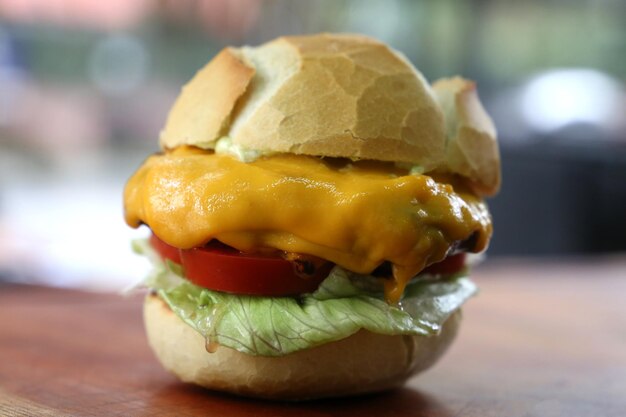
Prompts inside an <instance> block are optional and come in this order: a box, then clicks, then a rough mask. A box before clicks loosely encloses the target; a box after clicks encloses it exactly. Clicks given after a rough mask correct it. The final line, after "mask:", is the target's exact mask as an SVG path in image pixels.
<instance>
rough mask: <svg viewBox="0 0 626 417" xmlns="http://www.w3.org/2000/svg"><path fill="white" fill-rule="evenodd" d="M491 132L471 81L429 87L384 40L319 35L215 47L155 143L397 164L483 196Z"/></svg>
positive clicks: (494, 165)
mask: <svg viewBox="0 0 626 417" xmlns="http://www.w3.org/2000/svg"><path fill="white" fill-rule="evenodd" d="M451 103H452V104H451ZM495 135H496V132H495V129H494V128H493V123H492V121H491V119H490V118H489V116H488V115H487V114H486V113H485V112H484V110H483V109H482V106H481V104H480V102H479V101H478V97H477V95H476V94H475V89H474V88H473V84H472V83H470V82H466V81H465V80H461V79H452V80H451V81H445V80H444V81H441V82H440V83H438V84H436V85H435V89H434V90H433V88H432V87H431V86H430V84H429V83H428V82H427V81H426V79H425V78H424V76H423V75H422V74H421V73H420V72H419V71H418V70H417V69H416V68H415V67H414V66H413V65H412V64H411V63H410V62H409V61H408V60H407V59H406V58H405V57H404V56H403V55H402V54H400V53H399V52H397V51H394V50H393V49H391V48H389V47H388V46H386V45H385V44H383V43H381V42H379V41H376V40H374V39H371V38H368V37H365V36H361V35H345V34H344V35H336V34H321V35H313V36H289V37H281V38H278V39H276V40H274V41H271V42H269V43H266V44H264V45H261V46H259V47H256V48H255V47H243V48H226V49H224V50H223V51H222V52H220V53H219V54H218V55H217V56H216V57H215V58H214V59H213V60H212V61H211V62H209V63H208V64H207V66H205V67H204V68H203V69H201V70H200V71H199V72H198V73H197V74H196V75H195V76H194V77H193V79H192V80H191V81H190V82H189V83H188V84H187V85H186V86H185V87H184V88H183V90H182V93H181V94H180V96H179V97H178V99H177V100H176V102H175V103H174V106H173V108H172V110H171V112H170V114H169V116H168V119H167V123H166V125H165V127H164V129H163V131H162V132H161V137H160V143H161V146H162V147H163V148H167V149H173V148H176V147H179V146H182V145H193V146H197V147H200V148H205V149H212V148H214V147H215V145H216V142H217V141H218V140H219V139H220V138H222V137H225V136H228V137H230V138H231V140H232V143H233V144H235V145H238V146H241V147H242V148H245V149H250V150H255V151H260V152H266V153H280V152H287V153H295V154H305V155H315V156H329V157H345V158H351V159H372V160H380V161H392V162H403V163H408V164H413V165H418V166H419V167H420V169H421V170H422V171H423V172H432V171H443V172H451V173H455V174H459V175H462V176H466V177H468V178H469V179H470V180H471V181H472V182H473V183H474V184H475V185H476V187H475V188H476V190H477V191H478V192H479V193H480V194H485V195H491V194H494V193H495V192H496V191H497V190H498V187H499V182H500V177H499V169H500V166H499V155H498V148H497V143H496V139H495Z"/></svg>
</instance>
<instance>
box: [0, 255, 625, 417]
mask: <svg viewBox="0 0 626 417" xmlns="http://www.w3.org/2000/svg"><path fill="white" fill-rule="evenodd" d="M474 277H475V280H476V282H477V283H478V284H479V285H480V287H481V293H480V295H479V296H478V297H476V298H475V299H473V300H471V301H470V302H469V303H468V304H467V307H466V308H465V311H464V313H465V323H464V326H463V327H462V329H461V333H460V335H459V337H458V340H457V341H456V344H455V345H454V346H453V347H452V349H451V350H450V352H449V353H448V354H447V355H446V356H445V357H444V358H443V359H442V361H441V362H440V363H439V364H438V365H437V366H435V367H434V368H433V369H432V370H430V371H428V372H426V373H424V374H422V375H421V376H418V377H416V378H413V379H411V380H410V381H409V383H408V384H407V386H406V387H405V388H403V389H399V390H396V391H392V392H388V393H384V394H378V395H372V396H366V397H360V398H353V399H343V400H332V401H328V400H327V401H320V402H307V403H273V402H267V401H258V400H248V399H243V398H237V397H234V396H229V395H225V394H219V393H214V392H210V391H206V390H203V389H200V388H196V387H194V386H190V385H186V384H182V383H179V382H178V381H177V380H176V379H175V378H174V377H172V376H170V375H169V374H168V373H166V372H165V371H164V370H162V369H161V367H160V366H159V365H158V363H157V362H156V360H155V358H154V357H153V356H152V354H151V352H150V350H149V348H148V346H147V345H146V341H145V338H144V334H143V329H142V322H141V299H140V297H139V296H134V297H130V298H122V297H120V296H117V295H111V294H91V293H84V292H79V291H71V290H59V289H49V288H43V287H28V286H17V285H8V284H4V285H2V284H0V416H53V415H54V416H63V415H71V416H73V415H80V416H117V415H119V416H168V415H173V416H201V415H209V416H282V415H285V416H292V415H293V416H302V417H309V416H310V417H313V416H315V417H322V416H339V415H341V416H369V415H372V416H392V415H393V416H426V417H429V416H437V417H447V416H476V417H478V416H480V417H488V416H507V417H517V416H519V417H522V416H524V417H527V416H542V417H550V416H568V417H575V416H590V417H600V416H604V417H606V416H608V417H612V416H615V417H623V416H626V260H624V259H623V258H622V259H608V260H607V259H603V260H596V261H585V262H581V261H564V262H537V261H534V262H530V261H525V262H519V261H518V262H516V261H500V262H497V263H491V264H489V265H486V266H483V267H481V268H479V269H478V270H477V271H476V272H475V274H474Z"/></svg>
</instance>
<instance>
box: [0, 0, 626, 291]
mask: <svg viewBox="0 0 626 417" xmlns="http://www.w3.org/2000/svg"><path fill="white" fill-rule="evenodd" d="M320 31H337V32H360V33H364V34H369V35H372V36H375V37H377V38H379V39H381V40H383V41H385V42H387V43H389V44H391V45H392V46H394V47H395V48H397V49H399V50H401V51H403V52H404V53H405V54H406V55H407V56H408V57H409V58H410V59H411V61H413V63H414V64H415V65H416V66H417V67H418V68H419V69H420V70H421V71H422V72H423V73H424V75H425V76H426V77H427V78H428V79H429V80H430V81H433V80H434V79H436V78H439V77H442V76H450V75H454V74H463V75H464V76H466V77H468V78H471V79H474V80H476V81H477V82H478V86H479V92H480V95H481V99H482V101H483V103H484V104H485V107H486V108H487V110H488V111H489V112H490V114H491V115H492V116H493V118H494V119H495V122H496V126H497V127H498V130H499V139H500V146H501V151H502V162H503V178H504V182H503V188H502V192H501V193H500V194H499V195H498V196H497V197H495V198H494V199H492V200H491V201H490V205H491V208H492V211H493V217H494V220H495V224H496V227H495V230H496V232H495V236H494V239H493V241H492V245H491V248H490V252H489V253H490V255H489V257H490V259H497V258H498V257H504V256H538V257H556V256H558V257H562V256H581V255H589V254H594V255H595V254H615V253H620V252H626V239H624V236H625V235H626V117H625V116H626V88H625V83H626V2H624V1H621V0H567V1H566V0H534V1H524V2H513V1H495V0H492V1H488V0H473V1H464V2H460V1H455V0H432V1H413V0H386V1H380V0H378V1H377V0H350V1H349V0H315V1H307V0H231V1H218V0H134V1H128V0H107V1H98V0H92V1H90V0H0V281H1V280H2V279H10V280H18V281H27V282H44V281H45V282H46V283H49V284H53V285H59V286H79V287H83V288H89V289H94V290H117V289H120V288H123V287H125V286H126V285H128V284H129V283H131V282H132V281H133V280H136V279H138V278H141V277H142V276H143V274H144V273H145V272H146V268H147V265H146V263H145V262H144V261H143V260H142V259H140V258H138V257H136V256H135V255H133V253H132V252H131V251H130V244H129V241H130V239H132V238H133V237H137V236H144V235H146V230H139V231H135V230H131V229H129V228H128V227H126V225H125V224H124V221H123V214H122V190H123V186H124V183H125V181H126V179H127V178H128V177H129V176H130V175H131V173H132V172H133V171H134V170H135V169H136V168H137V167H138V166H139V164H140V163H141V161H142V160H143V159H144V158H145V157H146V156H147V155H148V154H149V153H150V152H154V151H156V150H157V138H158V133H159V130H160V129H161V127H162V125H163V122H164V120H165V116H166V113H167V110H168V108H169V107H170V106H171V104H172V102H173V100H174V98H175V97H176V95H177V94H178V92H179V90H180V87H181V85H182V84H183V83H185V82H186V81H187V80H188V79H189V78H190V77H191V76H192V75H193V74H194V73H195V71H196V70H198V69H199V68H200V67H201V66H203V65H204V64H205V63H206V62H207V61H208V60H209V59H211V57H212V56H213V55H214V54H215V53H216V52H217V51H219V50H220V49H221V48H222V47H223V46H225V45H229V44H234V45H240V44H252V45H255V44H259V43H262V42H264V41H267V40H270V39H272V38H274V37H276V36H279V35H281V34H296V33H313V32H320Z"/></svg>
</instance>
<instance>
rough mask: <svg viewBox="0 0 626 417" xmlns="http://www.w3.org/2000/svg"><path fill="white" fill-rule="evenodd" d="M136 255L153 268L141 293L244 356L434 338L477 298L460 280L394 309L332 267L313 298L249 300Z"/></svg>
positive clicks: (413, 292)
mask: <svg viewBox="0 0 626 417" xmlns="http://www.w3.org/2000/svg"><path fill="white" fill-rule="evenodd" d="M135 249H136V250H138V251H139V252H142V253H144V254H146V255H148V256H149V257H150V258H151V260H152V261H153V263H154V264H155V268H154V271H153V272H152V274H151V275H150V276H149V277H148V279H147V281H146V283H145V284H146V286H148V287H150V288H153V289H155V290H156V291H157V293H158V295H159V296H160V297H161V298H162V299H163V300H164V301H165V302H166V303H167V304H168V305H169V307H170V308H171V309H172V311H173V312H174V313H175V314H176V315H178V316H179V317H180V318H181V319H182V320H184V321H185V322H186V323H187V324H188V325H190V326H191V327H192V328H194V329H195V330H197V331H198V332H199V333H200V334H202V335H203V336H204V337H206V338H207V339H208V340H209V341H210V342H216V343H218V344H220V345H223V346H227V347H230V348H232V349H236V350H238V351H240V352H243V353H246V354H250V355H262V356H281V355H286V354H288V353H292V352H296V351H299V350H302V349H308V348H311V347H314V346H318V345H321V344H324V343H328V342H332V341H336V340H340V339H343V338H346V337H348V336H350V335H352V334H354V333H356V332H357V331H359V330H360V329H367V330H369V331H371V332H374V333H381V334H388V335H398V334H410V335H424V336H431V335H435V334H437V333H438V332H439V331H440V329H441V325H442V324H443V323H444V322H445V320H446V319H447V318H448V317H449V316H450V314H452V313H453V312H454V311H455V310H456V309H458V308H459V307H460V306H461V305H462V304H463V303H464V302H465V301H466V300H467V299H468V298H470V297H471V296H472V295H473V294H474V293H475V292H476V286H475V285H474V284H473V283H472V282H471V281H470V280H469V279H468V278H466V277H459V276H457V277H451V278H449V279H443V280H442V279H440V280H429V279H422V280H418V281H416V282H413V283H411V284H410V285H408V286H407V288H406V290H405V294H404V297H403V299H402V300H401V302H400V303H399V304H398V305H390V304H388V303H386V302H385V301H384V299H383V295H382V292H378V291H374V292H372V291H371V290H366V289H363V288H362V287H360V286H359V285H358V280H359V278H361V277H354V276H352V275H351V274H350V273H348V272H346V271H345V270H343V269H341V268H339V267H335V268H334V269H333V270H332V271H331V273H330V275H329V276H328V277H327V278H326V279H325V280H324V281H323V282H322V284H321V285H320V287H319V288H318V289H317V290H316V291H315V292H314V293H312V294H305V295H303V296H301V297H299V298H290V297H254V296H243V295H234V294H228V293H223V292H218V291H211V290H208V289H205V288H202V287H198V286H196V285H194V284H192V283H190V282H189V281H187V280H185V279H184V278H183V277H182V276H181V270H180V266H179V265H176V264H173V263H169V262H168V264H164V263H162V262H160V261H159V260H158V257H154V256H153V255H152V254H151V248H150V247H149V245H143V246H142V247H141V248H139V249H138V248H137V245H136V247H135Z"/></svg>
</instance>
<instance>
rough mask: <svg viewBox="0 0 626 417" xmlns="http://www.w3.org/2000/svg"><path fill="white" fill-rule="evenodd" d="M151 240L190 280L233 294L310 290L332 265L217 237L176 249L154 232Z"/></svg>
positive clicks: (271, 293)
mask: <svg viewBox="0 0 626 417" xmlns="http://www.w3.org/2000/svg"><path fill="white" fill-rule="evenodd" d="M150 242H151V243H152V245H153V247H154V248H155V249H156V251H157V252H159V254H160V255H161V257H163V258H165V259H170V260H172V261H174V262H177V263H179V264H181V265H182V267H183V270H184V273H185V277H186V278H187V279H188V280H189V281H191V282H193V283H194V284H196V285H199V286H201V287H205V288H209V289H212V290H217V291H224V292H231V293H236V294H247V295H262V296H289V295H298V294H303V293H308V292H313V291H315V290H316V289H317V287H318V286H319V284H320V283H321V282H322V281H323V280H324V278H326V277H327V276H328V273H329V272H330V270H331V269H332V267H333V264H332V263H331V262H327V261H323V260H320V259H319V258H313V257H302V258H298V257H295V258H294V260H291V261H290V260H286V259H284V258H283V257H281V256H279V255H265V254H250V253H243V252H239V251H238V250H236V249H234V248H231V247H229V246H226V245H223V244H221V243H219V242H216V241H212V242H210V243H209V244H208V245H206V246H204V247H201V248H193V249H177V248H175V247H173V246H170V245H168V244H167V243H165V242H163V241H161V240H160V239H159V238H157V237H156V236H155V235H154V234H153V235H152V237H151V239H150ZM177 259H178V261H177Z"/></svg>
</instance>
